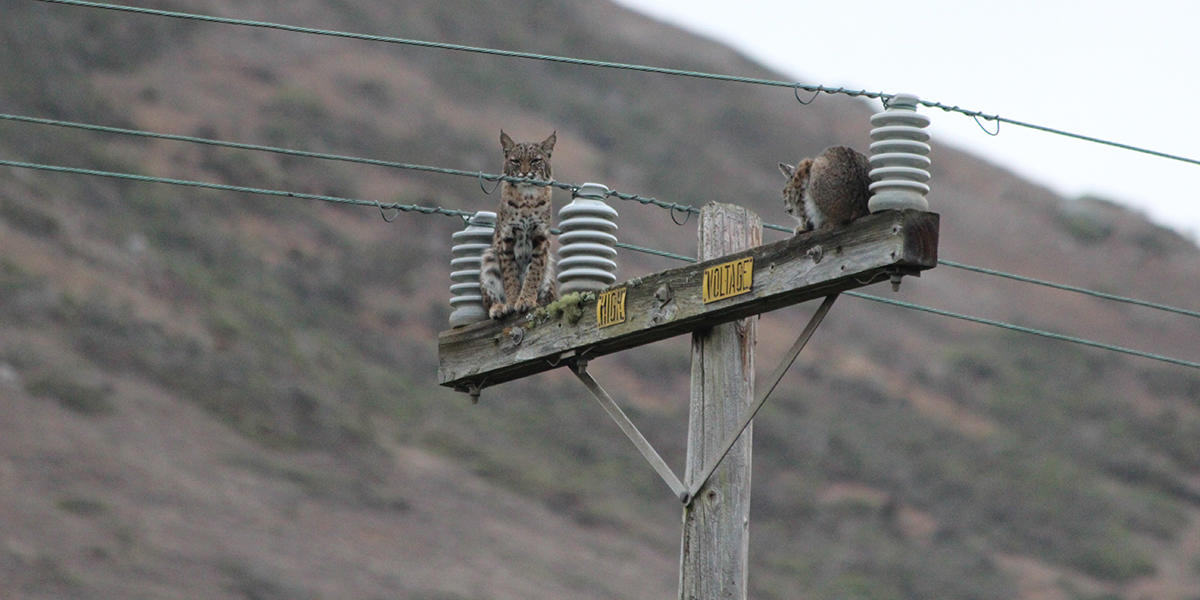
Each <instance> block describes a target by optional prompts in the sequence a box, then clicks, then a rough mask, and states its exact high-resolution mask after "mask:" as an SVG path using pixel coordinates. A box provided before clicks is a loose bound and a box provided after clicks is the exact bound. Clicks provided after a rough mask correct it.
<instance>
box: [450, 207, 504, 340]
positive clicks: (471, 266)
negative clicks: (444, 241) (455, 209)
mask: <svg viewBox="0 0 1200 600" xmlns="http://www.w3.org/2000/svg"><path fill="white" fill-rule="evenodd" d="M495 226H496V213H494V212H487V211H479V212H477V213H475V214H474V215H472V216H471V218H470V219H468V220H467V227H466V228H465V229H463V230H462V231H456V232H454V234H453V235H451V236H450V237H451V239H452V240H453V241H454V245H453V246H451V248H450V254H451V256H452V258H451V259H450V308H451V312H450V326H451V327H462V326H463V325H470V324H471V323H474V322H476V321H483V320H485V319H487V312H486V311H484V310H483V295H482V294H480V292H479V270H480V263H481V261H482V259H483V251H484V250H487V249H488V246H491V245H492V230H493V229H494V228H495Z"/></svg>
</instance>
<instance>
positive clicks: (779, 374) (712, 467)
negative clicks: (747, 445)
mask: <svg viewBox="0 0 1200 600" xmlns="http://www.w3.org/2000/svg"><path fill="white" fill-rule="evenodd" d="M837 297H838V295H837V294H830V295H829V296H826V297H825V301H824V302H822V303H821V306H820V307H818V308H817V312H816V313H814V314H813V316H812V318H811V319H809V321H808V325H807V326H806V327H805V328H804V331H802V332H800V337H799V338H796V342H795V343H794V344H792V347H791V348H790V349H789V350H788V352H787V354H786V355H785V356H784V358H783V360H782V361H780V363H779V366H777V367H775V371H774V372H773V373H771V379H770V381H771V384H770V385H769V386H767V388H766V389H765V390H763V392H762V393H761V394H759V396H758V399H756V400H755V401H754V404H752V405H750V407H749V409H748V410H747V411H746V414H745V416H743V417H742V421H741V423H739V424H738V427H737V429H736V430H735V431H734V434H733V435H731V436H729V441H727V442H726V443H725V445H724V446H723V448H722V450H721V453H720V454H718V455H717V456H716V458H715V459H713V461H712V463H711V464H709V465H708V466H707V467H705V469H704V473H703V475H702V476H701V477H700V478H699V479H697V480H696V482H695V483H693V484H692V488H691V490H689V491H688V492H687V497H686V499H684V500H683V503H684V504H688V503H690V502H691V499H692V498H695V497H696V494H698V493H699V492H700V488H702V487H704V484H706V483H708V480H709V478H710V477H712V474H713V471H716V470H717V467H718V466H720V465H721V461H722V460H723V459H724V458H725V455H726V454H729V450H730V449H731V448H733V445H734V444H735V443H737V440H738V438H739V437H741V436H742V432H743V431H745V430H746V427H748V426H749V425H750V421H752V420H754V415H756V414H758V411H759V409H761V408H762V407H763V404H765V403H766V402H767V398H768V397H769V396H770V395H771V392H773V391H775V387H776V386H778V385H779V382H780V381H782V380H783V376H784V374H785V373H787V370H788V369H789V368H790V367H791V366H792V363H794V362H796V357H797V356H799V355H800V351H801V350H803V349H804V346H805V345H806V344H808V340H809V339H810V338H812V336H813V334H814V333H816V331H817V326H818V325H820V324H821V321H822V320H824V319H825V315H826V314H827V313H828V312H829V309H830V308H831V307H832V306H833V301H834V300H837Z"/></svg>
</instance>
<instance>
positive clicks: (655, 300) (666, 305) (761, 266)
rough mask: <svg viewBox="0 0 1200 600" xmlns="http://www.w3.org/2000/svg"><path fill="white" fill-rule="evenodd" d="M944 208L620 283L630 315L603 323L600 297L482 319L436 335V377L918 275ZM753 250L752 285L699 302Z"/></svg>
mask: <svg viewBox="0 0 1200 600" xmlns="http://www.w3.org/2000/svg"><path fill="white" fill-rule="evenodd" d="M937 240H938V215H937V214H935V213H929V212H919V211H884V212H880V213H877V214H874V215H868V216H867V217H864V218H862V219H859V220H857V221H855V222H854V223H851V224H850V225H849V226H847V227H845V228H842V229H839V230H836V231H831V232H817V233H806V234H802V235H799V236H795V237H791V238H788V239H785V240H781V241H778V242H774V243H770V244H765V245H759V246H756V247H753V248H749V249H746V250H741V251H738V252H734V253H732V254H728V255H725V256H721V257H718V258H713V259H710V260H705V261H703V262H700V263H697V264H692V265H688V266H684V267H680V268H676V269H670V270H667V271H661V272H658V273H654V274H651V275H647V276H645V277H639V278H635V279H631V280H629V281H625V282H622V283H618V284H615V285H613V286H611V287H610V289H613V288H620V287H625V288H626V289H627V292H626V296H625V313H626V319H625V321H624V322H623V323H619V324H617V325H612V326H609V327H604V328H598V327H597V323H596V301H595V299H592V300H588V301H586V302H583V303H582V306H581V308H582V315H583V316H582V318H580V319H579V320H578V321H576V322H574V323H572V322H570V320H569V319H567V318H546V317H545V316H544V315H543V316H542V317H541V318H539V317H537V316H536V313H533V314H531V315H517V316H513V317H509V318H508V319H505V320H502V321H481V322H479V323H474V324H472V325H468V326H465V327H460V328H457V329H452V330H449V331H444V332H442V333H441V334H440V335H439V336H438V361H439V368H438V382H439V383H440V384H441V385H445V386H449V387H453V388H455V389H460V390H466V389H468V388H469V387H470V386H472V385H477V386H479V387H480V388H482V387H486V386H490V385H496V384H498V383H502V382H505V381H510V380H512V379H517V378H520V377H525V376H528V375H532V374H534V373H539V372H541V371H546V370H549V369H552V368H556V367H558V366H562V365H564V364H566V363H567V362H569V361H570V360H571V359H572V358H574V357H577V356H587V357H596V356H601V355H604V354H609V353H612V352H617V351H620V350H624V349H626V348H632V347H634V346H639V345H642V344H647V343H650V342H654V341H658V340H661V339H665V338H668V337H672V336H675V335H680V334H684V333H690V332H692V331H695V330H697V329H701V328H708V327H712V326H714V325H717V324H720V323H727V322H729V321H733V320H737V319H741V318H744V317H748V316H750V315H754V314H759V313H763V312H767V311H771V310H775V309H777V308H782V307H784V306H789V305H792V304H796V303H799V302H804V301H806V300H811V299H814V298H821V297H824V296H827V295H829V294H831V293H835V292H841V291H846V290H851V289H856V288H860V287H863V286H865V285H869V284H872V283H877V282H880V281H886V275H887V274H888V273H890V272H893V271H900V272H903V273H905V274H915V273H918V272H920V271H922V270H925V269H930V268H933V267H934V266H936V264H937V245H938V243H937ZM744 256H753V257H754V282H753V286H752V289H751V291H750V292H749V293H746V294H742V295H739V296H734V297H732V298H726V299H724V300H719V301H716V302H712V303H709V304H704V303H703V301H702V294H701V292H702V290H701V280H702V275H703V272H704V270H705V268H707V267H710V266H713V265H717V264H720V263H722V262H726V261H729V260H733V259H736V258H740V257H744Z"/></svg>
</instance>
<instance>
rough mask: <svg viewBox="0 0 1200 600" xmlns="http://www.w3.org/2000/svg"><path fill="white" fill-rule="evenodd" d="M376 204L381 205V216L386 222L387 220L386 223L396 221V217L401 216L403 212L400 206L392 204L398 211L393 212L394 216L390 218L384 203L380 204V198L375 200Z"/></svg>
mask: <svg viewBox="0 0 1200 600" xmlns="http://www.w3.org/2000/svg"><path fill="white" fill-rule="evenodd" d="M375 206H377V207H379V216H380V217H382V218H383V220H384V222H386V223H391V222H392V221H395V220H396V217H399V216H400V213H401V212H402V211H401V210H400V207H398V206H396V205H395V204H392V208H394V209H396V212H395V213H393V214H392V218H390V219H389V218H388V216H387V213H385V212H383V205H382V204H380V203H379V201H378V200H376V201H375Z"/></svg>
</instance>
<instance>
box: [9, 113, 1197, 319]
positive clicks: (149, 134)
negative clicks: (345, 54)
mask: <svg viewBox="0 0 1200 600" xmlns="http://www.w3.org/2000/svg"><path fill="white" fill-rule="evenodd" d="M0 120H5V121H13V122H19V123H30V124H35V125H47V126H53V127H64V128H71V129H80V130H85V131H94V132H101V133H110V134H119V135H129V136H135V137H145V138H151V139H162V140H170V141H179V142H188V143H195V144H202V145H209V146H214V147H222V148H232V149H239V150H250V151H257V152H269V153H274V154H281V155H287V156H298V157H304V158H316V159H322V160H333V161H341V162H349V163H357V164H364V165H372V166H381V167H389V168H396V169H406V170H414V171H422V172H427V173H437V174H444V175H457V176H465V177H477V178H479V179H482V180H487V181H509V182H512V183H530V184H533V185H545V186H552V187H557V188H560V189H564V190H567V191H570V192H575V191H577V190H578V189H579V186H578V185H576V184H572V183H564V182H561V181H555V180H550V181H542V180H536V179H527V178H522V177H511V176H508V175H498V174H493V173H484V172H482V171H467V170H464V169H453V168H447V167H437V166H430V165H420V164H414V163H404V162H395V161H388V160H380V159H374V158H363V157H358V156H347V155H342V154H330V153H325V152H312V151H307V150H297V149H293V148H282V147H277V146H267V145H261V144H249V143H242V142H232V141H226V140H218V139H212V138H204V137H196V136H188V135H179V134H171V133H159V132H153V131H145V130H139V129H128V128H123V127H112V126H107V125H97V124H93V123H81V122H75V121H63V120H59V119H48V118H43V117H32V116H27V115H15V114H8V113H0ZM607 194H608V195H609V196H612V197H616V198H619V199H621V200H626V201H633V202H639V203H641V204H644V205H654V206H658V207H660V208H663V209H666V210H671V211H680V212H684V213H691V214H699V212H700V209H699V208H697V207H695V206H692V205H689V204H679V203H676V202H665V201H661V200H657V199H655V198H650V197H645V196H641V195H638V194H628V193H623V192H619V191H616V190H609V191H608V192H607ZM763 228H765V229H771V230H775V231H781V232H785V233H792V232H793V231H794V229H793V228H791V227H786V226H783V225H776V224H773V223H765V224H763ZM629 249H631V250H636V251H639V252H644V253H646V254H656V255H659V256H665V257H667V258H675V259H684V260H692V261H694V260H695V259H689V258H688V257H683V256H681V255H678V254H674V253H671V252H665V251H661V250H655V249H653V248H642V247H633V248H629ZM938 264H940V265H944V266H947V267H951V268H955V269H962V270H965V271H971V272H975V273H980V274H984V275H990V276H994V277H1003V278H1007V279H1012V280H1014V281H1020V282H1024V283H1031V284H1035V285H1041V286H1045V287H1050V288H1054V289H1058V290H1063V291H1069V292H1075V293H1079V294H1084V295H1088V296H1092V297H1095V298H1101V299H1104V300H1111V301H1115V302H1123V303H1126V304H1132V305H1136V306H1142V307H1146V308H1152V309H1156V310H1162V311H1166V312H1172V313H1176V314H1181V315H1185V316H1189V317H1194V318H1200V312H1198V311H1194V310H1189V309H1185V308H1178V307H1175V306H1170V305H1166V304H1161V303H1157V302H1149V301H1146V300H1139V299H1137V298H1129V297H1125V296H1119V295H1116V294H1110V293H1106V292H1100V291H1097V290H1091V289H1087V288H1083V287H1078V286H1073V285H1067V284H1062V283H1056V282H1053V281H1046V280H1042V279H1036V278H1033V277H1026V276H1024V275H1017V274H1014V273H1006V272H1004V271H999V270H995V269H989V268H986V267H978V266H974V265H968V264H964V263H960V262H956V261H952V260H946V259H939V260H938Z"/></svg>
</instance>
